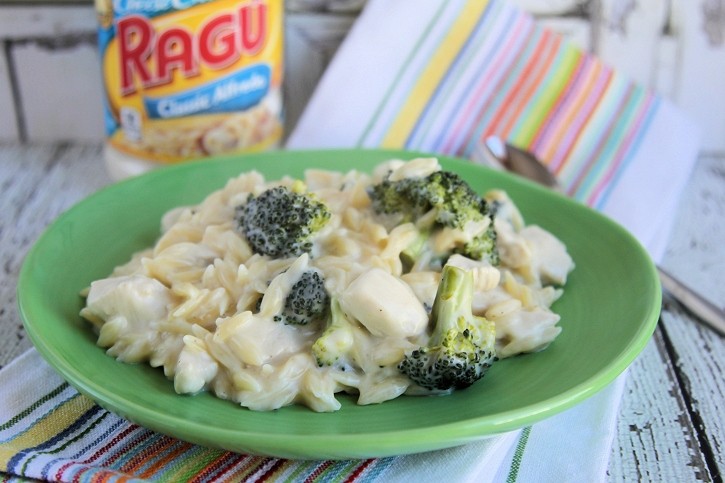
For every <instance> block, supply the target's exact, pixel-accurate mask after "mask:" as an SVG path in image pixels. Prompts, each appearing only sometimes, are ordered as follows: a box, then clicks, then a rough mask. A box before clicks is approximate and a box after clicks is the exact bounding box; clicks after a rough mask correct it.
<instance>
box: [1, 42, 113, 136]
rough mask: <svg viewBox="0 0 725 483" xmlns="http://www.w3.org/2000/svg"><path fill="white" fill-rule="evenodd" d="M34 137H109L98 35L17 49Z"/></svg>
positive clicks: (28, 121) (25, 112)
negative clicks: (104, 109) (104, 114)
mask: <svg viewBox="0 0 725 483" xmlns="http://www.w3.org/2000/svg"><path fill="white" fill-rule="evenodd" d="M11 54H12V56H13V59H14V65H15V74H16V77H17V79H18V84H19V95H20V99H21V106H22V109H23V117H24V119H25V127H26V134H27V140H28V141H63V140H74V141H81V142H87V141H100V140H102V139H103V138H104V136H105V133H104V131H103V107H102V85H101V68H100V65H99V61H98V54H97V48H96V45H95V39H94V38H92V37H91V38H90V39H88V38H86V39H85V41H84V40H79V41H78V42H77V43H74V44H71V45H59V46H49V47H47V46H42V45H40V44H37V43H23V44H19V45H16V46H14V47H13V49H12V52H11Z"/></svg>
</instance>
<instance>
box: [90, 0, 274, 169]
mask: <svg viewBox="0 0 725 483" xmlns="http://www.w3.org/2000/svg"><path fill="white" fill-rule="evenodd" d="M96 9H97V11H98V16H99V34H98V38H99V48H100V53H101V59H102V72H103V82H104V88H105V105H104V110H105V124H106V133H107V136H108V142H109V143H110V144H111V145H112V146H113V147H115V148H116V149H118V150H119V151H121V152H124V153H126V154H129V155H131V156H135V157H138V158H141V159H145V160H150V161H156V162H175V161H180V160H185V159H191V158H200V157H206V156H212V155H218V154H230V153H235V152H243V151H258V150H262V149H267V148H269V147H271V146H273V145H276V144H277V143H278V142H279V140H280V139H281V137H282V92H281V84H282V72H283V30H282V29H283V21H282V15H283V3H282V0H247V1H244V0H242V1H239V0H211V1H208V0H207V1H200V0H115V1H111V0H98V1H97V3H96Z"/></svg>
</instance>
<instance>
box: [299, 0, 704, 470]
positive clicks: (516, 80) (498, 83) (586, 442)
mask: <svg viewBox="0 0 725 483" xmlns="http://www.w3.org/2000/svg"><path fill="white" fill-rule="evenodd" d="M491 134H497V135H499V136H500V137H502V138H504V139H505V140H507V141H509V142H511V143H512V144H514V145H516V146H518V147H521V148H523V149H529V150H531V151H533V152H535V153H536V154H537V155H538V156H539V157H540V158H541V159H542V160H543V161H544V162H545V163H546V164H547V165H548V166H549V168H550V169H551V170H552V171H554V172H555V173H556V174H557V176H558V177H559V180H560V182H561V183H562V185H563V186H564V188H565V190H566V191H567V193H568V194H569V195H571V196H572V197H574V198H576V199H578V200H580V201H582V202H584V203H586V204H588V205H589V206H592V207H593V208H595V209H597V210H599V211H601V212H603V213H605V214H607V215H608V216H610V217H612V218H613V219H615V220H616V221H618V222H619V223H620V224H622V225H623V226H624V227H625V228H627V229H628V230H629V231H630V232H632V234H634V235H635V236H636V237H637V238H638V239H639V241H640V242H641V243H642V244H643V246H645V247H646V248H647V250H648V251H649V253H650V255H651V256H652V258H653V259H654V260H655V261H659V260H660V259H661V258H662V256H663V254H664V250H665V247H666V243H667V239H668V234H669V229H670V226H671V224H672V221H673V219H674V214H675V213H674V210H675V208H676V205H677V201H678V197H679V195H680V193H681V191H682V189H683V187H684V184H685V183H686V182H687V179H688V176H689V174H690V172H691V170H692V167H693V165H694V162H695V160H696V157H697V152H698V139H699V136H698V131H697V129H696V127H695V126H693V125H692V123H691V122H690V121H689V120H688V119H687V118H686V117H685V116H683V114H682V113H681V112H679V111H678V110H677V109H676V108H675V107H674V106H673V105H672V104H671V103H670V102H668V101H666V100H664V99H662V98H660V97H658V96H657V95H656V94H654V93H652V92H650V91H648V90H647V89H645V88H643V87H641V86H637V85H635V84H633V83H632V82H630V81H629V80H628V79H627V78H626V76H623V75H622V74H620V73H618V72H616V71H613V70H612V69H611V68H609V67H607V66H606V65H604V64H603V63H602V62H601V61H600V60H598V59H597V58H596V57H594V56H593V55H591V54H588V53H585V52H581V51H579V50H578V49H577V48H575V47H573V46H572V45H570V44H568V43H567V42H566V41H565V40H563V39H561V38H560V37H559V36H558V35H556V34H554V33H552V32H550V31H548V30H546V29H544V28H542V27H540V26H538V25H537V24H536V22H535V20H534V19H532V18H531V17H530V16H529V15H527V14H525V13H523V12H521V11H520V10H518V9H517V8H515V7H513V6H511V5H509V4H507V3H506V2H504V1H503V0H490V1H482V0H396V1H395V2H390V1H387V0H370V1H369V2H368V4H367V6H366V7H365V10H364V11H363V12H362V14H361V16H360V17H359V19H358V20H357V21H356V23H355V25H354V26H353V28H352V30H351V32H350V33H349V34H348V37H347V38H346V39H345V41H344V43H343V44H342V45H341V47H340V48H339V50H338V51H337V53H336V55H335V57H334V58H333V60H332V62H331V63H330V65H329V67H328V69H327V71H326V72H325V74H324V76H323V77H322V79H321V80H320V82H319V84H318V87H317V89H316V91H315V92H314V94H313V96H312V98H311V100H310V102H309V104H308V105H307V107H306V109H305V111H304V113H303V115H302V116H301V118H300V121H299V123H298V125H297V126H296V128H295V130H294V131H293V132H292V133H291V135H290V137H289V139H288V143H287V148H288V149H304V148H345V147H364V148H375V147H387V148H402V149H411V150H417V151H424V152H431V153H440V154H446V155H455V156H459V157H464V158H471V157H473V156H474V155H475V152H476V149H477V147H478V146H480V144H481V142H482V141H483V140H484V139H485V138H486V137H487V136H488V135H491ZM625 379H626V375H621V376H620V377H619V378H618V379H617V380H616V381H615V382H614V383H612V384H611V385H610V386H609V387H608V388H606V389H604V390H603V391H601V392H600V393H599V394H597V395H595V396H594V397H592V398H590V399H588V400H587V401H585V402H583V403H582V404H579V405H578V406H576V407H574V408H572V409H570V410H568V411H565V412H564V413H562V414H560V415H558V416H555V417H552V418H549V419H548V420H545V421H542V422H540V423H537V424H536V425H534V426H532V427H529V428H525V429H523V430H521V431H519V432H517V434H516V435H515V437H512V435H511V434H510V433H509V434H507V435H504V436H499V437H497V438H492V439H489V440H486V441H484V442H481V443H474V444H471V445H468V446H466V447H463V448H457V449H453V450H448V451H446V452H437V453H428V454H425V455H420V456H413V457H408V458H405V459H400V460H399V461H398V462H397V463H396V464H395V465H394V466H393V467H391V468H389V469H388V470H387V471H386V473H385V477H386V481H388V478H390V480H392V481H406V480H407V481H441V480H447V479H450V475H451V474H450V473H447V472H449V471H451V470H450V468H456V471H457V472H458V473H457V474H455V479H456V480H457V481H495V482H503V481H507V482H508V481H517V480H518V481H536V482H541V481H551V482H563V481H602V480H604V479H605V477H606V469H607V464H608V461H609V456H610V453H611V445H612V441H613V438H614V436H615V435H616V421H617V414H618V408H619V403H620V400H621V397H622V392H623V387H624V384H625ZM574 454H576V458H572V455H574ZM451 456H453V457H455V458H456V459H457V461H461V462H463V463H462V464H458V462H456V463H455V464H453V463H451V464H447V465H443V466H441V465H438V464H436V463H437V461H438V460H440V459H441V458H451ZM459 457H460V458H459ZM413 475H414V476H415V478H413Z"/></svg>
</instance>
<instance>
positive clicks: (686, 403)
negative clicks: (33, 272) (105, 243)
mask: <svg viewBox="0 0 725 483" xmlns="http://www.w3.org/2000/svg"><path fill="white" fill-rule="evenodd" d="M724 166H725V157H714V156H703V157H701V158H700V159H699V161H698V164H697V166H696V169H695V172H694V173H693V176H692V178H691V180H690V181H689V184H688V187H687V189H686V190H685V194H684V196H683V198H682V200H681V203H680V205H679V210H678V213H677V218H676V219H677V221H676V224H675V229H674V232H673V234H672V237H671V240H670V242H669V245H668V250H667V253H666V256H665V260H664V262H663V264H664V266H665V267H666V268H667V269H669V270H670V271H672V272H673V273H674V274H675V275H676V276H678V277H679V278H681V279H683V280H685V281H686V282H688V283H689V284H690V285H692V286H693V287H694V288H696V289H697V290H698V291H700V292H702V293H703V294H704V295H705V296H707V297H708V298H710V299H711V300H712V301H713V302H714V303H716V304H717V305H719V306H723V305H724V304H725V283H723V282H724V280H723V277H725V270H723V268H725V267H723V264H724V263H725V243H723V241H725V237H724V234H725V224H724V223H723V220H725V167H724ZM109 182H110V179H109V178H108V176H107V174H106V171H105V168H104V165H103V161H102V150H101V147H100V145H99V144H90V145H83V144H67V143H61V144H37V145H30V146H21V145H19V144H0V187H1V189H0V267H2V272H0V365H4V364H7V363H8V362H9V361H11V360H12V359H14V358H15V357H17V356H18V355H19V354H21V353H22V352H23V351H24V350H26V349H28V348H29V347H30V342H29V341H28V339H27V338H26V336H25V333H24V331H23V328H22V325H21V322H20V319H19V316H18V313H17V308H16V306H15V304H16V299H15V283H16V280H17V275H18V271H19V269H20V266H21V263H22V260H23V258H24V256H25V254H26V253H27V251H28V249H29V248H30V247H31V246H32V244H33V243H34V241H35V240H36V239H37V237H38V236H39V235H40V234H41V232H42V231H43V229H44V228H45V227H46V226H47V225H48V224H49V223H50V222H51V221H52V220H53V219H55V218H56V217H57V216H58V215H59V214H60V213H61V212H63V211H64V210H65V209H67V208H68V207H70V206H71V205H72V204H74V203H76V202H77V201H79V200H80V199H81V198H83V197H85V196H87V195H89V194H91V193H93V192H94V191H96V190H98V189H99V188H101V187H102V186H105V185H107V184H108V183H109ZM724 364H725V339H723V337H720V336H718V335H716V334H714V333H713V332H712V331H710V330H708V329H706V328H704V327H702V326H701V325H699V324H698V323H696V322H695V321H694V320H693V318H692V317H691V316H690V315H689V314H688V313H687V312H686V311H684V310H682V308H680V307H679V306H678V305H677V304H676V303H675V302H672V301H670V300H668V299H666V301H665V305H664V312H663V315H662V320H661V322H660V326H659V328H658V329H657V331H656V333H655V336H654V337H653V339H652V340H651V342H650V343H649V345H648V346H647V347H646V349H645V350H644V351H643V353H642V354H641V355H640V356H639V357H638V358H637V359H636V360H635V362H634V363H633V364H632V366H631V367H630V368H629V371H628V378H627V385H626V388H625V394H624V398H623V401H622V405H621V408H620V415H619V420H618V430H617V438H616V440H615V443H614V445H613V448H612V454H611V458H610V464H609V471H608V481H610V482H623V481H626V482H629V481H658V482H659V481H662V482H678V483H679V482H695V481H704V482H708V481H722V475H723V470H724V469H725V461H724V460H723V444H725V427H724V426H723V418H722V414H723V413H725V407H724V406H725V381H724V380H723V377H722V369H723V365H724Z"/></svg>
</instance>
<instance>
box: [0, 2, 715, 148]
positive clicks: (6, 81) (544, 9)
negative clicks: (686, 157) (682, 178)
mask: <svg viewBox="0 0 725 483" xmlns="http://www.w3.org/2000/svg"><path fill="white" fill-rule="evenodd" d="M0 1H1V0H0ZM286 1H287V9H288V14H287V17H286V44H287V45H286V56H287V65H286V67H287V77H286V86H285V89H286V95H287V100H286V102H287V123H288V126H291V125H294V123H295V121H296V120H297V118H298V116H299V114H300V112H301V110H302V109H303V108H304V105H305V103H306V101H307V99H308V98H309V95H310V93H311V92H312V90H313V88H314V86H315V84H316V82H317V80H318V79H319V76H320V75H321V73H322V71H323V70H324V68H325V66H326V65H327V62H328V61H329V59H330V58H331V57H332V55H333V54H334V52H335V50H336V48H337V46H338V45H339V43H340V42H341V41H342V39H344V37H345V34H346V33H347V31H348V29H349V27H350V25H352V23H353V22H354V20H355V15H356V13H357V11H358V10H359V8H361V7H362V5H363V4H364V1H365V0H286ZM510 1H512V2H513V3H516V4H518V5H520V6H521V7H522V8H524V9H525V10H527V11H529V12H531V13H533V14H534V15H535V16H536V17H537V18H538V19H539V21H541V22H542V23H544V24H546V25H548V26H550V27H551V28H553V29H555V30H557V31H558V32H560V33H562V34H563V35H565V36H566V37H568V38H569V39H571V41H573V42H575V43H577V44H578V45H580V46H581V47H583V48H586V49H589V50H591V51H593V52H595V53H597V55H599V56H600V57H602V58H603V59H604V60H605V61H606V62H608V63H610V64H612V65H614V66H615V67H617V68H618V69H620V70H621V71H623V72H625V73H627V74H628V75H629V76H631V77H632V78H634V79H635V80H636V81H638V82H640V83H642V84H644V85H647V86H649V87H651V88H652V89H654V90H656V91H657V92H659V93H660V94H662V95H664V96H666V97H668V98H669V99H671V100H672V101H673V102H674V103H675V104H677V105H678V106H679V107H680V108H681V109H682V110H683V111H685V112H686V113H687V114H689V116H690V117H691V118H692V119H693V120H694V121H695V122H696V123H697V124H698V125H699V126H700V129H701V131H702V134H703V139H702V148H703V151H704V152H709V153H717V154H722V153H725V95H724V94H725V0H510ZM95 28H96V19H95V14H94V10H93V6H92V4H91V3H87V4H85V3H81V4H79V3H71V4H68V5H60V4H58V5H56V4H53V5H48V4H33V3H0V43H1V45H2V50H1V51H0V141H18V140H19V141H22V142H42V141H58V140H80V141H96V140H100V139H102V138H103V127H102V116H101V80H100V68H99V65H98V58H97V50H96V38H95Z"/></svg>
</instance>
